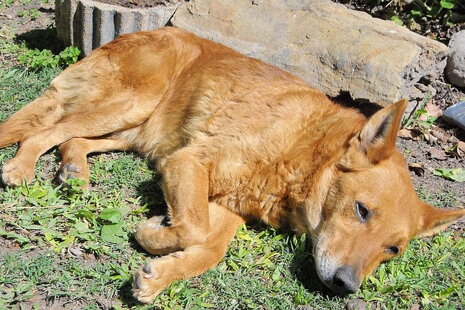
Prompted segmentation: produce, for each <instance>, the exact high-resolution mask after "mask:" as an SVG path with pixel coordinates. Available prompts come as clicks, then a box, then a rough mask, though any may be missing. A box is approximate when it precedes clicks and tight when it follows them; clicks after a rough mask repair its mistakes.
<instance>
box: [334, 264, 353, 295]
mask: <svg viewBox="0 0 465 310" xmlns="http://www.w3.org/2000/svg"><path fill="white" fill-rule="evenodd" d="M332 284H333V285H332V289H333V291H335V292H336V293H337V294H341V295H345V294H352V293H355V292H356V291H357V289H358V287H359V285H360V281H359V279H358V277H357V275H356V274H355V270H354V269H353V268H352V267H349V266H344V267H341V268H338V269H337V270H336V272H335V273H334V276H333V283H332Z"/></svg>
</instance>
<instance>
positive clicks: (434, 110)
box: [425, 101, 442, 117]
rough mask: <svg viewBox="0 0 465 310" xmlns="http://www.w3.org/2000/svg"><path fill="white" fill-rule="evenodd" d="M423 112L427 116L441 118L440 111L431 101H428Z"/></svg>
mask: <svg viewBox="0 0 465 310" xmlns="http://www.w3.org/2000/svg"><path fill="white" fill-rule="evenodd" d="M425 110H426V111H427V112H428V114H429V115H431V116H436V117H439V116H442V109H441V108H440V107H438V106H437V105H435V104H434V103H433V101H430V102H428V103H427V104H426V106H425Z"/></svg>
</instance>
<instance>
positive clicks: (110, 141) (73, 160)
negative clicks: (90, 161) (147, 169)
mask: <svg viewBox="0 0 465 310" xmlns="http://www.w3.org/2000/svg"><path fill="white" fill-rule="evenodd" d="M129 149H130V144H129V143H128V141H126V140H123V139H120V138H117V137H110V138H95V139H86V138H73V139H71V140H68V141H66V142H65V143H62V144H61V145H60V146H59V147H58V150H59V151H60V153H61V157H62V162H61V167H60V170H59V171H58V175H57V177H58V180H59V181H60V182H62V183H65V182H66V180H67V179H75V178H77V179H81V180H83V181H84V182H85V184H84V186H85V187H87V186H88V185H89V167H88V165H87V155H88V154H90V153H100V152H109V151H126V150H129Z"/></svg>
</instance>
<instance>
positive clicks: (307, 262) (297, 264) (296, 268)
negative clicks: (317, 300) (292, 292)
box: [290, 242, 337, 298]
mask: <svg viewBox="0 0 465 310" xmlns="http://www.w3.org/2000/svg"><path fill="white" fill-rule="evenodd" d="M290 271H291V273H292V275H293V276H294V277H295V278H296V279H297V281H299V282H300V283H301V284H302V285H303V286H304V287H305V289H306V290H307V291H309V292H318V293H319V294H320V295H322V296H323V297H324V298H332V297H336V296H337V295H336V294H334V293H333V292H332V291H331V290H330V289H329V288H328V287H326V286H325V285H324V284H323V283H322V282H321V280H320V278H319V277H318V273H317V271H316V266H315V260H314V258H313V254H312V245H311V244H310V242H307V243H302V244H301V245H299V246H298V247H297V248H296V249H295V251H294V257H293V259H292V262H291V266H290Z"/></svg>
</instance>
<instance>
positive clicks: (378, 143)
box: [339, 100, 407, 170]
mask: <svg viewBox="0 0 465 310" xmlns="http://www.w3.org/2000/svg"><path fill="white" fill-rule="evenodd" d="M406 106H407V100H400V101H398V102H396V103H394V104H392V105H390V106H388V107H386V108H384V109H381V110H379V111H378V112H376V113H375V114H373V115H372V116H371V117H370V118H369V119H368V120H367V121H366V122H365V124H364V125H363V127H362V129H361V130H360V132H359V133H358V134H356V135H355V136H354V137H352V138H351V139H350V141H349V144H348V149H347V151H346V153H345V155H344V156H343V158H342V160H341V162H340V165H339V167H340V168H341V169H343V170H357V169H360V168H363V167H366V166H369V165H372V164H376V163H378V162H380V161H382V160H383V159H386V158H388V157H389V156H391V154H392V153H393V152H394V150H395V146H396V137H397V132H398V131H399V127H400V122H401V121H402V114H403V113H404V110H405V107H406Z"/></svg>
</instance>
